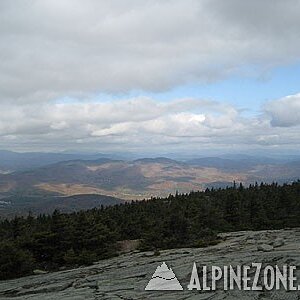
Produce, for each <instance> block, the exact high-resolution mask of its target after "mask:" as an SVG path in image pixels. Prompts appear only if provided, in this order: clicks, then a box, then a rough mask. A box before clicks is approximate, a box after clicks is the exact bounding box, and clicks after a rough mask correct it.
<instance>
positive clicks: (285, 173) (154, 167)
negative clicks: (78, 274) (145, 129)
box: [0, 151, 300, 215]
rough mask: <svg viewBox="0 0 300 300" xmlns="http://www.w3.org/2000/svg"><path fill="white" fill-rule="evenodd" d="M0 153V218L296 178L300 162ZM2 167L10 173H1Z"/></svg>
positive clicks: (285, 159) (290, 159) (285, 160)
mask: <svg viewBox="0 0 300 300" xmlns="http://www.w3.org/2000/svg"><path fill="white" fill-rule="evenodd" d="M0 154H1V156H0V166H1V168H2V170H3V172H2V174H0V201H2V202H3V203H2V202H0V215H1V211H2V214H3V211H4V210H5V209H6V211H7V209H8V208H9V209H10V210H12V209H15V210H18V211H24V210H28V209H31V210H33V211H35V212H43V211H45V212H49V211H51V210H53V209H55V208H56V207H57V208H60V209H62V210H65V211H72V210H78V209H86V208H92V207H95V206H99V205H101V204H103V205H110V204H116V203H120V202H122V201H124V200H128V201H130V200H136V199H137V200H138V199H144V198H149V197H152V196H166V195H168V194H170V193H175V192H176V191H178V192H189V191H191V190H202V189H205V188H206V187H217V188H218V187H226V186H230V185H232V184H233V181H236V182H243V183H245V184H246V185H248V184H250V183H254V182H256V181H257V182H260V181H264V182H272V181H277V182H279V183H284V182H291V181H293V180H297V179H299V178H300V159H296V160H292V158H281V159H275V158H262V157H252V156H247V157H245V156H237V157H236V158H235V157H231V158H228V157H227V158H226V157H225V158H224V157H206V158H196V159H191V160H187V161H177V160H173V159H169V158H165V157H158V158H142V159H137V160H121V159H119V160H118V159H111V158H109V157H108V156H107V155H101V154H99V155H84V154H55V153H54V154H53V153H50V154H47V153H24V154H20V153H14V152H8V151H1V152H0ZM2 154H3V155H2ZM5 169H6V172H8V170H10V172H8V173H7V174H5V172H4V171H5ZM95 195H98V196H95ZM106 196H109V197H110V198H105V197H106ZM70 197H71V198H70ZM74 197H75V198H74ZM120 199H122V200H120ZM1 203H2V204H1ZM7 203H10V204H7Z"/></svg>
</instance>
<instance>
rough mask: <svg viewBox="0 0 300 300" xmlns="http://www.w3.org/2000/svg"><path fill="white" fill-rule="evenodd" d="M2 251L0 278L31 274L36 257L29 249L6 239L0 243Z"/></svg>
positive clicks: (0, 256) (0, 250) (0, 251)
mask: <svg viewBox="0 0 300 300" xmlns="http://www.w3.org/2000/svg"><path fill="white" fill-rule="evenodd" d="M0 253H1V255H0V280H1V279H10V278H15V277H19V276H24V275H29V274H31V272H32V270H33V266H34V259H33V257H32V255H31V253H30V252H29V251H26V250H22V249H19V248H18V247H16V245H15V244H14V243H12V242H8V241H4V242H1V243H0Z"/></svg>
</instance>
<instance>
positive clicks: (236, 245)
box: [0, 229, 300, 300]
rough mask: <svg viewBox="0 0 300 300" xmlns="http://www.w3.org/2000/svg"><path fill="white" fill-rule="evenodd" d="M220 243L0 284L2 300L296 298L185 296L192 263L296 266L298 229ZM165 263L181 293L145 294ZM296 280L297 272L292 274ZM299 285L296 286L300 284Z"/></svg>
mask: <svg viewBox="0 0 300 300" xmlns="http://www.w3.org/2000/svg"><path fill="white" fill-rule="evenodd" d="M220 237H221V238H222V242H220V243H219V244H218V245H215V246H211V247H208V248H197V249H196V248H192V249H191V248H186V249H175V250H167V251H161V252H160V253H161V254H160V255H159V256H154V255H153V253H151V252H146V253H137V252H136V251H135V252H132V253H127V254H124V255H120V256H119V257H115V258H112V259H109V260H103V261H100V262H98V263H95V264H93V265H92V266H89V267H81V268H78V269H73V270H63V271H59V272H55V273H48V274H41V275H33V276H28V277H24V278H20V279H15V280H9V281H0V299H3V300H4V299H6V300H8V299H11V300H17V299H18V300H21V299H22V300H23V299H24V300H26V299H30V300H50V299H51V300H52V299H59V300H67V299H70V300H71V299H72V300H83V299H104V300H105V299H107V300H111V299H112V300H114V299H127V300H129V299H161V300H168V299H176V300H181V299H182V300H183V299H189V300H194V299H213V300H219V299H249V300H250V299H260V300H263V299H274V300H276V299H278V300H284V299H287V300H288V299H300V293H299V292H298V291H295V292H294V291H289V292H286V291H276V290H273V291H266V290H264V291H239V290H232V291H224V290H223V289H218V290H216V291H213V292H212V291H196V290H193V291H189V290H188V289H187V285H188V284H189V281H190V276H191V271H192V267H193V263H194V262H196V263H197V265H198V266H203V265H207V266H211V265H216V266H226V265H233V266H236V265H251V264H252V262H258V263H259V262H261V263H263V265H267V264H270V265H276V264H277V265H283V264H287V265H295V266H300V229H287V230H273V231H271V230H267V231H257V232H254V231H244V232H233V233H224V234H221V235H220ZM279 239H281V240H284V243H283V244H282V243H280V244H281V245H280V246H278V247H274V248H273V247H271V249H270V251H268V252H264V251H258V246H259V245H262V244H266V245H272V244H273V245H274V243H275V241H278V240H279ZM162 262H166V263H167V265H168V266H169V267H171V268H172V270H173V271H174V273H175V274H176V276H177V278H178V280H179V282H180V283H181V285H182V286H183V289H184V290H183V291H145V287H146V285H147V283H148V282H149V280H150V279H151V277H152V274H153V273H154V272H155V270H156V268H157V266H158V265H160V264H161V263H162ZM296 276H297V277H299V281H300V271H299V270H297V271H296ZM299 283H300V282H299Z"/></svg>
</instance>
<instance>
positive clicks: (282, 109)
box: [265, 94, 300, 127]
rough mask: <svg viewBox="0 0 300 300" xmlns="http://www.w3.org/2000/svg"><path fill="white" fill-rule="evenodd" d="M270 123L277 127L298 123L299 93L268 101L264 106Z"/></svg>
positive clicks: (299, 118) (299, 110) (299, 112)
mask: <svg viewBox="0 0 300 300" xmlns="http://www.w3.org/2000/svg"><path fill="white" fill-rule="evenodd" d="M265 110H266V112H267V113H268V114H269V115H270V117H271V124H272V125H273V126H278V127H291V126H297V125H300V94H296V95H291V96H287V97H284V98H282V99H278V100H275V101H271V102H269V103H268V104H267V105H266V107H265Z"/></svg>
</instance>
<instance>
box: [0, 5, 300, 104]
mask: <svg viewBox="0 0 300 300" xmlns="http://www.w3.org/2000/svg"><path fill="white" fill-rule="evenodd" d="M0 6H1V7H0V34H1V40H0V101H19V102H20V101H21V102H26V103H27V102H30V101H31V102H34V101H39V102H40V101H46V100H49V99H53V98H57V97H60V96H66V95H67V96H72V95H73V96H76V97H79V96H87V95H92V94H94V93H95V92H105V91H108V92H123V91H129V90H131V89H142V90H151V91H157V90H165V89H168V88H170V87H174V86H177V85H182V84H184V83H191V82H208V81H212V80H218V79H220V78H223V77H226V76H228V75H229V74H232V73H245V72H246V73H247V69H248V68H249V67H250V69H253V67H254V68H256V69H257V70H258V73H260V72H262V70H265V69H266V68H270V67H272V66H274V65H278V64H282V63H286V62H288V61H294V60H297V59H299V53H300V40H299V27H300V2H299V1H297V0H287V1H281V0H272V1H259V0H253V1H248V2H247V3H245V1H240V0H227V1H220V0H203V1H197V0H186V1H180V0H167V1H158V0H143V1H141V0H111V1H99V0H87V1H81V0H72V1H71V0H60V1H53V0H44V1H38V0H32V1H21V0H16V1H10V0H2V1H1V4H0Z"/></svg>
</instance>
